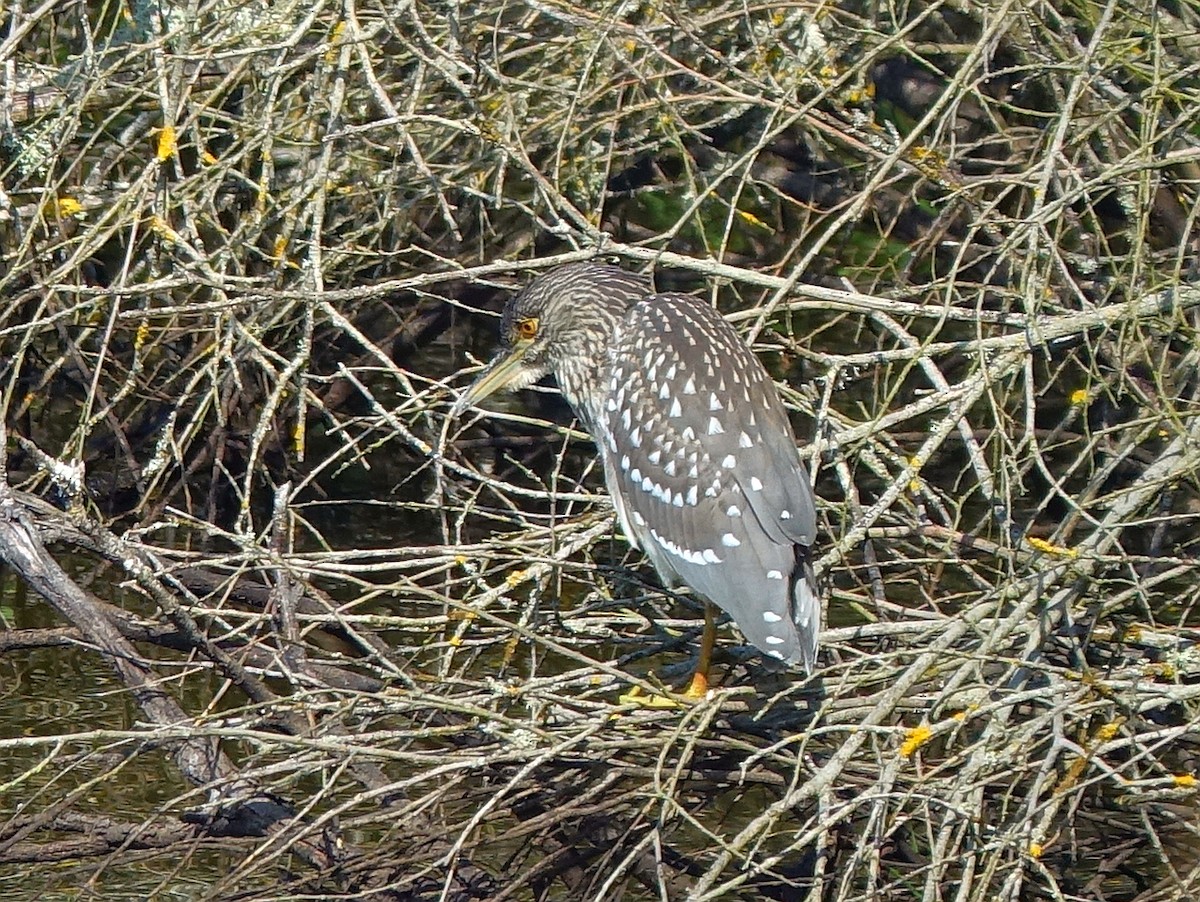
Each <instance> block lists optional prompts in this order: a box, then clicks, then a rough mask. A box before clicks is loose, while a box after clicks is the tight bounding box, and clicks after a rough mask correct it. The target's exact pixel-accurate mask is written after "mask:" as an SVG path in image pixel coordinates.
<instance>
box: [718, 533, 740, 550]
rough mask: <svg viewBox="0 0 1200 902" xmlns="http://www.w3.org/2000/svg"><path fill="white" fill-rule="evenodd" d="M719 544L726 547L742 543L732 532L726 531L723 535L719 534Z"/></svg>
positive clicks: (735, 546) (734, 546) (733, 546)
mask: <svg viewBox="0 0 1200 902" xmlns="http://www.w3.org/2000/svg"><path fill="white" fill-rule="evenodd" d="M721 544H722V545H724V546H725V547H726V548H737V547H738V546H739V545H741V544H742V543H741V541H739V540H738V537H737V536H735V535H734V534H733V533H731V532H727V533H725V535H723V536H721Z"/></svg>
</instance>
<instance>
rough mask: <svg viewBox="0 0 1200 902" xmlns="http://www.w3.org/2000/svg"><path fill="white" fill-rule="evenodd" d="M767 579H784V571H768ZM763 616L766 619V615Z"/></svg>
mask: <svg viewBox="0 0 1200 902" xmlns="http://www.w3.org/2000/svg"><path fill="white" fill-rule="evenodd" d="M767 579H783V571H781V570H768V571H767ZM763 616H764V617H765V616H766V615H765V614H764V615H763Z"/></svg>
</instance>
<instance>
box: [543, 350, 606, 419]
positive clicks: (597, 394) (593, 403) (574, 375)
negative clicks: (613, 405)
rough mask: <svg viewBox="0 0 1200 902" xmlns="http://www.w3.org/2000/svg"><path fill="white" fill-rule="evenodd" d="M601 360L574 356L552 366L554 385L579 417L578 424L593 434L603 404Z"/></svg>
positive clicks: (602, 366) (603, 366) (602, 367)
mask: <svg viewBox="0 0 1200 902" xmlns="http://www.w3.org/2000/svg"><path fill="white" fill-rule="evenodd" d="M605 370H606V366H605V361H604V360H593V359H589V358H574V359H572V360H567V361H564V362H563V363H562V364H560V365H559V366H558V367H557V368H556V370H555V379H556V380H557V381H558V387H559V389H560V390H561V391H562V393H563V397H564V398H566V399H567V403H568V404H570V405H571V409H572V410H573V411H575V416H577V417H579V420H580V422H581V425H582V426H583V428H584V429H586V430H587V432H588V433H589V434H590V435H592V436H593V437H595V436H596V435H597V428H598V426H599V424H600V422H601V415H602V410H601V408H602V405H603V404H604V391H603V385H602V383H603V374H604V372H605Z"/></svg>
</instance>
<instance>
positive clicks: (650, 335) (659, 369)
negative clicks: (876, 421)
mask: <svg viewBox="0 0 1200 902" xmlns="http://www.w3.org/2000/svg"><path fill="white" fill-rule="evenodd" d="M606 375H607V379H608V385H607V388H606V391H605V401H604V405H603V414H602V419H603V423H602V431H603V435H602V441H603V442H604V443H605V454H606V458H607V460H606V473H607V475H608V478H609V486H610V489H611V491H612V493H613V495H614V497H615V498H616V500H617V506H618V510H619V511H621V514H622V524H623V525H624V526H625V527H626V532H627V534H629V536H630V538H631V539H633V540H634V541H635V542H636V543H638V544H640V545H641V547H642V548H644V549H645V550H646V552H647V553H648V555H649V556H650V558H651V560H652V561H653V562H654V563H655V565H656V567H657V568H658V570H659V571H660V573H662V574H663V576H664V577H666V578H667V579H668V580H671V581H675V582H684V583H686V584H688V585H689V586H691V587H692V588H693V589H695V590H696V591H698V592H700V593H701V594H703V595H705V596H706V597H707V598H708V599H709V600H711V601H713V602H714V603H716V604H717V605H718V606H720V607H721V608H722V609H724V610H725V611H726V612H727V613H729V614H730V615H731V616H732V617H733V618H734V620H735V621H737V623H738V625H739V626H740V627H741V628H742V631H743V632H744V633H745V634H746V636H747V638H749V639H750V640H751V641H752V642H753V643H754V644H755V645H756V646H758V647H759V648H760V649H762V650H763V651H765V652H767V653H769V654H773V655H775V656H776V657H781V658H784V659H785V660H791V661H797V662H799V661H803V662H804V663H805V664H806V665H807V664H809V663H810V659H811V653H812V652H811V649H812V648H815V646H814V645H813V643H814V642H815V635H808V633H809V632H811V630H810V629H809V624H811V623H812V622H813V611H812V610H805V611H797V610H796V605H797V603H798V602H799V603H802V604H803V605H805V606H807V607H810V608H811V606H812V604H815V602H811V601H810V600H809V599H811V597H812V593H811V592H807V594H806V593H804V592H801V591H800V589H798V588H797V578H799V579H804V576H805V573H807V572H808V568H807V567H806V566H801V564H802V560H801V559H802V558H803V555H804V552H805V551H806V550H807V546H809V545H811V543H812V541H813V538H814V535H815V530H816V515H815V511H814V508H813V502H812V494H811V489H810V487H809V483H808V476H807V473H806V472H805V470H804V466H803V464H802V463H801V461H800V457H799V454H798V452H797V450H796V446H795V443H794V441H793V439H792V431H791V427H790V425H789V423H788V420H787V415H786V413H785V412H784V408H783V404H782V402H781V401H780V400H779V397H778V394H777V393H776V391H775V388H774V385H773V383H772V382H771V379H770V376H769V375H768V374H767V373H766V371H765V370H764V369H763V368H762V365H761V363H759V361H758V359H757V358H756V357H755V356H754V354H753V353H752V352H751V351H750V349H749V348H748V347H747V346H746V345H745V343H744V342H743V341H742V339H741V337H740V336H739V335H738V334H737V332H736V331H735V330H734V329H733V328H732V327H731V326H730V325H729V324H728V323H726V322H725V320H724V319H722V318H721V317H720V315H719V314H717V313H716V311H714V310H713V309H712V308H711V307H709V306H708V305H706V304H705V303H703V301H701V300H700V299H698V298H695V297H692V296H690V295H680V294H661V295H654V296H652V297H650V298H647V299H646V300H644V301H641V302H639V303H637V304H635V305H634V306H633V307H632V308H630V310H629V311H628V313H627V314H626V317H625V320H624V322H623V324H622V327H621V329H620V330H619V333H618V337H617V340H616V342H615V344H614V346H613V351H612V358H611V363H610V366H609V371H608V373H607V374H606ZM809 588H811V587H809ZM802 596H803V600H802ZM801 633H803V634H801Z"/></svg>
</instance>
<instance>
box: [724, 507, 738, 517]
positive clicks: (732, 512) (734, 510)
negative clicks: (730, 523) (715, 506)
mask: <svg viewBox="0 0 1200 902" xmlns="http://www.w3.org/2000/svg"><path fill="white" fill-rule="evenodd" d="M741 515H742V509H741V508H740V507H738V506H737V505H736V504H731V505H729V507H728V508H727V509H726V510H725V516H726V517H740V516H741Z"/></svg>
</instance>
